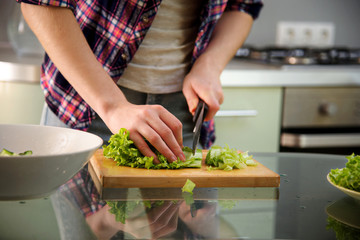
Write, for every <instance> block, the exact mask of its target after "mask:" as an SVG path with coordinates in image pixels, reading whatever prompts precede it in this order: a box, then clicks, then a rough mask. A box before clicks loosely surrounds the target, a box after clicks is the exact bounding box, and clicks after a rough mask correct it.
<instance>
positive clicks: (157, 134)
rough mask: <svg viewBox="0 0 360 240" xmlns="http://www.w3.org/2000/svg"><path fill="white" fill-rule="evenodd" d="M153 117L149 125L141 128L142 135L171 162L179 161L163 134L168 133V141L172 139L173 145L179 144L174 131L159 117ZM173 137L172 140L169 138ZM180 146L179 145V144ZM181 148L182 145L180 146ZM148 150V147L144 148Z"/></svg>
mask: <svg viewBox="0 0 360 240" xmlns="http://www.w3.org/2000/svg"><path fill="white" fill-rule="evenodd" d="M148 119H151V120H149V122H148V123H147V125H146V126H145V127H143V128H141V129H139V133H140V135H142V136H143V137H144V138H145V139H146V140H147V141H148V142H149V143H150V144H151V145H152V146H153V147H155V148H156V149H157V150H158V151H159V152H160V153H161V154H162V155H164V156H165V158H166V159H167V160H168V161H169V162H174V161H177V156H176V155H175V154H174V153H173V151H172V150H171V149H170V148H169V147H168V145H167V143H165V141H164V139H163V138H162V136H161V135H168V136H167V141H168V142H169V141H172V143H171V144H172V145H177V142H176V139H175V137H174V136H173V134H172V131H171V130H170V129H169V128H168V127H167V126H166V125H165V124H164V123H163V122H162V121H161V120H160V119H159V118H158V117H157V119H152V118H148ZM169 139H171V140H169ZM177 146H178V145H177ZM178 148H180V146H178ZM144 149H145V150H146V148H144Z"/></svg>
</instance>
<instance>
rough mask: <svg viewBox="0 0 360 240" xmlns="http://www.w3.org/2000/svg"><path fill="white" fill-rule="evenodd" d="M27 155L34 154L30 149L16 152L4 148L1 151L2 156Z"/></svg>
mask: <svg viewBox="0 0 360 240" xmlns="http://www.w3.org/2000/svg"><path fill="white" fill-rule="evenodd" d="M25 155H32V151H31V150H28V151H25V152H22V153H14V152H11V151H9V150H7V149H5V148H3V149H2V150H1V152H0V156H25Z"/></svg>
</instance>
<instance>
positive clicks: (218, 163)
mask: <svg viewBox="0 0 360 240" xmlns="http://www.w3.org/2000/svg"><path fill="white" fill-rule="evenodd" d="M205 164H206V165H209V167H208V169H209V170H211V169H221V170H225V171H231V170H233V169H235V168H237V169H242V168H246V167H247V166H256V165H257V163H256V162H255V161H254V159H253V158H252V156H249V155H248V153H247V152H238V151H237V150H236V149H230V148H229V146H226V147H220V146H213V147H211V148H210V150H209V152H208V153H207V155H206V159H205Z"/></svg>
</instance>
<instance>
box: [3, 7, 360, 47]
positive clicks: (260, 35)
mask: <svg viewBox="0 0 360 240" xmlns="http://www.w3.org/2000/svg"><path fill="white" fill-rule="evenodd" d="M264 3H265V6H264V8H263V10H262V12H261V15H260V18H259V19H258V20H257V21H256V22H255V25H254V28H253V30H252V32H251V34H250V36H249V38H248V40H247V43H249V44H252V45H256V46H264V45H273V44H275V39H276V25H277V23H278V22H279V21H296V22H297V21H301V22H304V21H310V22H332V23H333V24H334V25H335V45H339V46H348V47H360V31H359V30H358V27H357V23H359V22H360V15H359V11H360V1H358V0H344V1H338V0H316V1H312V0H301V1H298V0H265V1H264ZM14 4H15V0H2V1H0V42H8V37H7V33H6V32H7V31H6V26H7V21H8V19H9V17H10V15H11V11H9V9H10V8H11V7H12V6H13V5H14Z"/></svg>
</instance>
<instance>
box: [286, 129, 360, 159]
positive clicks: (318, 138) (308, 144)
mask: <svg viewBox="0 0 360 240" xmlns="http://www.w3.org/2000/svg"><path fill="white" fill-rule="evenodd" d="M281 151H283V152H316V153H333V154H334V153H337V154H351V153H360V133H283V134H282V135H281Z"/></svg>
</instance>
